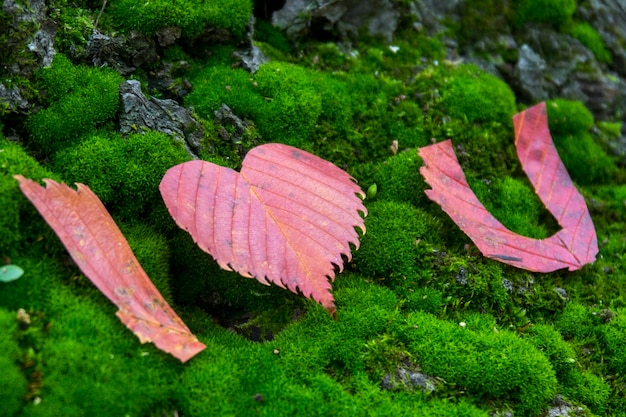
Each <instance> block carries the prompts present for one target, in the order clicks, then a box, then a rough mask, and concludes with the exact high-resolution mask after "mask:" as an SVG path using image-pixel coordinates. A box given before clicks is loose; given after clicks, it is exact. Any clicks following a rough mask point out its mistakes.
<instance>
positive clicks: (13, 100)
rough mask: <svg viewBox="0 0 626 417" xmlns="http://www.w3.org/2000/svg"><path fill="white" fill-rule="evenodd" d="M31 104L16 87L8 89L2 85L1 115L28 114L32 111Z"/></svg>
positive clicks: (0, 87) (0, 93)
mask: <svg viewBox="0 0 626 417" xmlns="http://www.w3.org/2000/svg"><path fill="white" fill-rule="evenodd" d="M30 108H31V105H30V103H29V102H28V101H27V100H26V99H24V98H23V97H22V93H21V92H20V89H19V88H18V87H16V86H11V87H6V86H5V85H4V84H2V83H0V115H2V114H3V112H4V113H13V112H16V113H23V114H24V113H26V112H27V111H28V110H30Z"/></svg>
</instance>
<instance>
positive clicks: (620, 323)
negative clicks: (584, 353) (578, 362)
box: [599, 309, 626, 375]
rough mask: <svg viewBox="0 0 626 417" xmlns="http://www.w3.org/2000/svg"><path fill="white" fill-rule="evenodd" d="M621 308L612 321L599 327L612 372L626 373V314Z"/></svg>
mask: <svg viewBox="0 0 626 417" xmlns="http://www.w3.org/2000/svg"><path fill="white" fill-rule="evenodd" d="M624 312H625V311H624V310H623V309H619V310H618V311H617V312H616V314H615V315H614V317H613V319H612V320H611V322H610V323H608V324H606V325H604V326H602V327H600V328H599V336H600V339H601V341H602V346H603V348H604V354H605V358H606V361H607V362H608V365H609V368H610V370H611V371H612V372H615V373H617V374H620V375H624V374H626V357H625V356H624V351H625V350H626V315H625V314H624Z"/></svg>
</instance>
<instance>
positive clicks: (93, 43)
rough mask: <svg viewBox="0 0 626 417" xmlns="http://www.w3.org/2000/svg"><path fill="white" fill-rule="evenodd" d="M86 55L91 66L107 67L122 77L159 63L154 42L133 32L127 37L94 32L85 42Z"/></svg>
mask: <svg viewBox="0 0 626 417" xmlns="http://www.w3.org/2000/svg"><path fill="white" fill-rule="evenodd" d="M87 55H88V59H89V60H90V61H91V64H92V65H93V66H96V67H101V66H108V67H111V68H113V69H115V70H117V71H118V72H119V73H120V74H122V75H129V74H131V73H132V72H134V71H135V70H137V68H139V67H141V66H145V65H152V64H154V63H156V62H157V61H159V55H158V54H157V51H156V44H155V42H154V41H153V40H152V39H150V38H148V37H146V36H144V35H142V34H141V33H139V32H135V31H131V32H130V33H129V34H128V35H127V36H124V35H119V36H108V35H105V34H103V33H100V32H97V31H94V33H92V35H91V37H90V38H89V41H88V42H87Z"/></svg>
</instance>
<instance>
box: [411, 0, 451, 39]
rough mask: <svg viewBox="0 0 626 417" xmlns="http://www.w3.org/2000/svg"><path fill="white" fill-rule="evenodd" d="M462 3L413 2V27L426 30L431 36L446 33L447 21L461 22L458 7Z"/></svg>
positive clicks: (428, 0) (431, 0)
mask: <svg viewBox="0 0 626 417" xmlns="http://www.w3.org/2000/svg"><path fill="white" fill-rule="evenodd" d="M460 3H462V0H451V1H438V0H423V1H413V2H411V3H410V5H409V11H410V14H411V17H412V18H413V19H414V22H413V27H414V28H415V29H417V30H418V31H421V30H426V33H427V34H429V35H431V36H434V35H437V34H439V33H441V32H445V31H446V30H447V25H446V24H445V22H446V21H451V22H457V21H458V20H459V18H460V16H459V9H458V7H459V4H460Z"/></svg>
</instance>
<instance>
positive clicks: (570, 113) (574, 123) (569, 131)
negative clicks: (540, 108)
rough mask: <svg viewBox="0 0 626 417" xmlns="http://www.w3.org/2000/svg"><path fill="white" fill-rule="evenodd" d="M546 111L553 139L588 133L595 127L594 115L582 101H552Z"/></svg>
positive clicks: (547, 104)
mask: <svg viewBox="0 0 626 417" xmlns="http://www.w3.org/2000/svg"><path fill="white" fill-rule="evenodd" d="M546 109H547V111H548V125H549V126H550V133H551V134H552V136H553V137H554V136H566V135H575V134H580V133H584V132H588V131H589V129H591V126H593V115H592V114H591V112H590V111H589V110H588V109H587V108H586V107H585V105H584V104H583V103H581V102H580V101H575V100H564V99H555V100H550V101H548V102H547V103H546Z"/></svg>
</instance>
